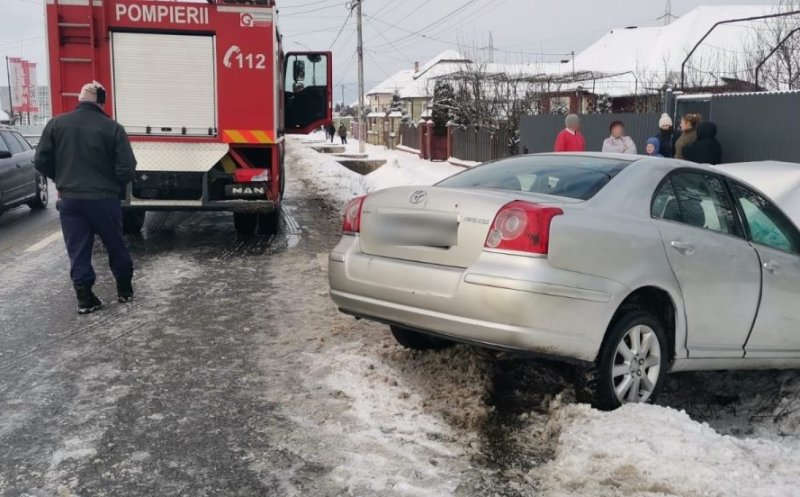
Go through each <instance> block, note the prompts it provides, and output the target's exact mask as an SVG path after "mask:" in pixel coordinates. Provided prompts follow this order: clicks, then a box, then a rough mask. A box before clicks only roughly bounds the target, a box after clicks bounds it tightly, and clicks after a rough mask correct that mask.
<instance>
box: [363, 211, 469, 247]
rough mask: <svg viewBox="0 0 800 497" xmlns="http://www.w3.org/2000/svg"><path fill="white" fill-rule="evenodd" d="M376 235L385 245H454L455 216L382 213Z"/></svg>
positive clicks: (456, 224)
mask: <svg viewBox="0 0 800 497" xmlns="http://www.w3.org/2000/svg"><path fill="white" fill-rule="evenodd" d="M376 231H377V237H378V240H379V241H380V242H381V243H384V244H387V245H401V246H415V247H454V246H456V245H457V244H458V219H457V218H456V216H453V217H452V218H450V217H439V216H435V217H434V216H431V217H426V216H404V215H383V216H381V218H380V223H379V224H378V229H377V230H376Z"/></svg>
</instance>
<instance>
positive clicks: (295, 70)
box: [292, 60, 306, 82]
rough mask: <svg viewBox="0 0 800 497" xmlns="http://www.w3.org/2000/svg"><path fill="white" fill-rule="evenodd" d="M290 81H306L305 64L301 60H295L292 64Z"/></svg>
mask: <svg viewBox="0 0 800 497" xmlns="http://www.w3.org/2000/svg"><path fill="white" fill-rule="evenodd" d="M292 79H294V81H295V82H300V81H303V80H304V79H306V63H305V62H304V61H302V60H295V61H294V63H293V64H292Z"/></svg>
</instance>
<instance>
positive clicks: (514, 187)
mask: <svg viewBox="0 0 800 497" xmlns="http://www.w3.org/2000/svg"><path fill="white" fill-rule="evenodd" d="M631 162H633V161H626V160H620V159H609V158H598V157H584V156H578V155H563V156H559V155H524V156H519V157H511V158H508V159H501V160H498V161H495V162H489V163H487V164H484V165H481V166H477V167H474V168H472V169H469V170H467V171H464V172H463V173H459V174H457V175H455V176H452V177H450V178H447V179H446V180H444V181H442V182H441V183H439V184H438V186H445V187H448V188H495V189H498V190H510V191H517V192H530V193H544V194H547V195H555V196H558V197H569V198H575V199H581V200H588V199H590V198H592V197H593V196H594V195H595V194H596V193H597V192H599V191H600V190H601V189H602V188H603V187H604V186H605V185H606V184H607V183H608V182H609V181H611V179H612V178H613V177H614V176H616V175H617V174H618V173H619V172H620V171H622V170H623V169H625V166H627V165H628V164H630V163H631Z"/></svg>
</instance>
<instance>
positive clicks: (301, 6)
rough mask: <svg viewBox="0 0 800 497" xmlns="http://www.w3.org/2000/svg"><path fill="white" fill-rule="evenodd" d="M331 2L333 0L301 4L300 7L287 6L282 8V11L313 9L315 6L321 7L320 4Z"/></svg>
mask: <svg viewBox="0 0 800 497" xmlns="http://www.w3.org/2000/svg"><path fill="white" fill-rule="evenodd" d="M330 1H331V0H319V1H317V2H308V3H301V4H299V5H287V6H285V7H281V8H280V10H284V9H303V8H306V7H313V6H315V5H320V4H323V3H328V2H330Z"/></svg>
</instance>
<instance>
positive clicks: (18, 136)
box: [11, 133, 32, 152]
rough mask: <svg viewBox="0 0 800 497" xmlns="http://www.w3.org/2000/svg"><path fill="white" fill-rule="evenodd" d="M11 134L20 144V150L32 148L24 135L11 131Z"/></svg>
mask: <svg viewBox="0 0 800 497" xmlns="http://www.w3.org/2000/svg"><path fill="white" fill-rule="evenodd" d="M11 136H13V137H14V138H16V139H17V142H19V144H20V145H21V146H22V150H24V151H26V152H27V151H28V150H32V149H31V145H30V143H28V140H26V139H25V137H24V136H22V135H21V134H19V133H11Z"/></svg>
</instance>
